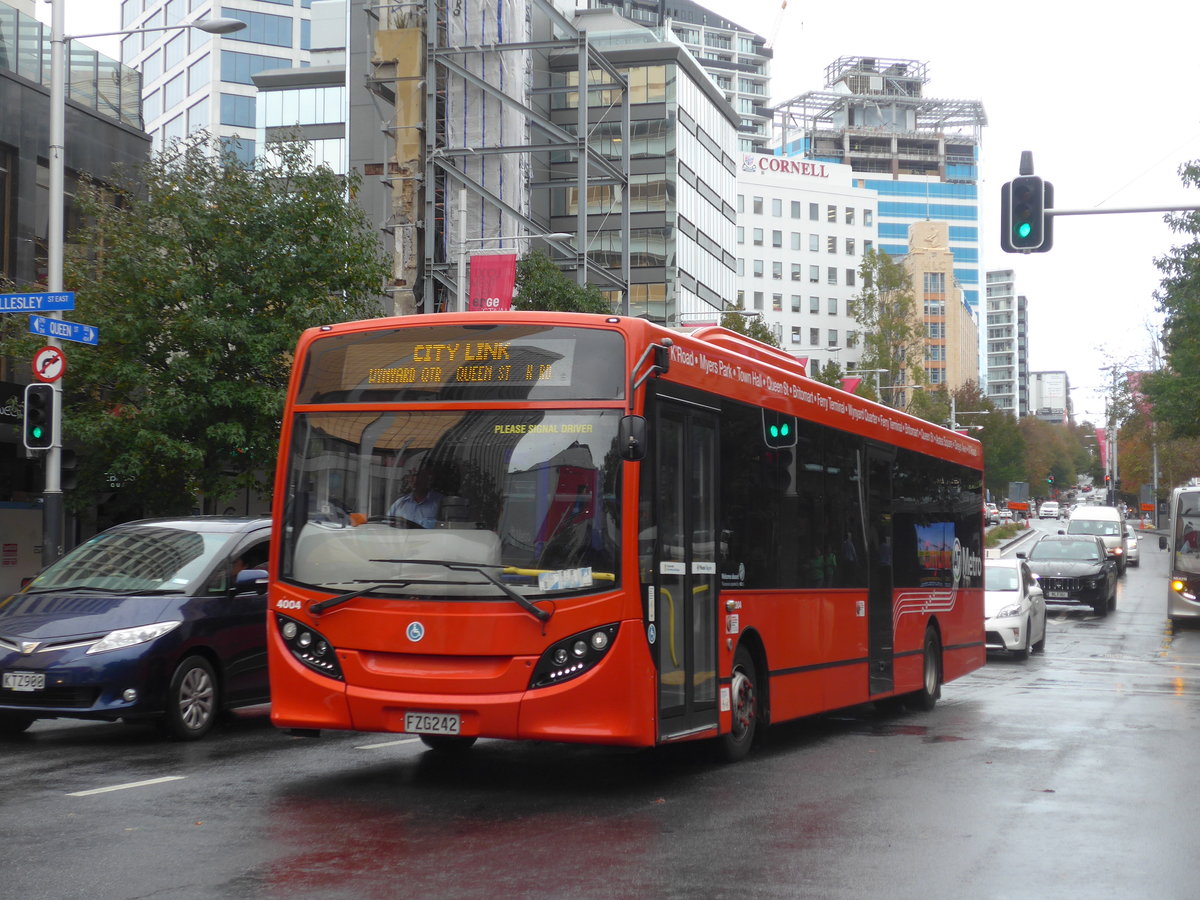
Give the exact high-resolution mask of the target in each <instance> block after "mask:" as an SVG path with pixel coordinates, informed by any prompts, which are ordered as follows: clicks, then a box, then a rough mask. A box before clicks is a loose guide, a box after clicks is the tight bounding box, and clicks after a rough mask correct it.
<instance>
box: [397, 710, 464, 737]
mask: <svg viewBox="0 0 1200 900" xmlns="http://www.w3.org/2000/svg"><path fill="white" fill-rule="evenodd" d="M458 728H459V719H458V713H424V712H421V713H418V712H410V713H405V714H404V730H405V731H406V732H408V733H410V734H458Z"/></svg>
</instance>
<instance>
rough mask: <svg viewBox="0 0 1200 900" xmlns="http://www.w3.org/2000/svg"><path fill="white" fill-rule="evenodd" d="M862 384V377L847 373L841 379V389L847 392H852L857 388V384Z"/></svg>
mask: <svg viewBox="0 0 1200 900" xmlns="http://www.w3.org/2000/svg"><path fill="white" fill-rule="evenodd" d="M860 384H862V379H861V378H859V377H858V376H856V375H847V376H845V377H844V378H843V379H842V390H843V391H846V393H848V394H853V393H854V392H855V391H857V390H858V386H859V385H860Z"/></svg>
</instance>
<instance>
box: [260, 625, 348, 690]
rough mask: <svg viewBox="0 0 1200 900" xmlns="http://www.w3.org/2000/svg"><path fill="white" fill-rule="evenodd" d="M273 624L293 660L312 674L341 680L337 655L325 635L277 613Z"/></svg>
mask: <svg viewBox="0 0 1200 900" xmlns="http://www.w3.org/2000/svg"><path fill="white" fill-rule="evenodd" d="M275 624H276V626H277V627H278V628H279V636H280V637H281V638H283V643H284V644H285V645H286V646H287V648H288V650H289V651H291V654H292V658H293V659H295V660H296V661H297V662H300V663H303V664H304V665H305V666H307V667H308V668H310V669H312V670H313V671H314V672H320V673H321V674H322V675H327V676H328V677H330V678H336V679H338V681H341V680H342V667H341V666H340V665H338V661H337V653H336V652H334V649H333V647H332V645H331V644H330V643H329V641H328V640H326V638H325V635H323V634H321V632H319V631H317V630H316V629H315V628H311V627H309V626H308V625H305V624H304V623H303V622H297V621H296V620H295V619H289V618H288V617H287V616H281V615H280V614H279V613H276V614H275Z"/></svg>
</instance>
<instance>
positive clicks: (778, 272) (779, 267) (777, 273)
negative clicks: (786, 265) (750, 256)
mask: <svg viewBox="0 0 1200 900" xmlns="http://www.w3.org/2000/svg"><path fill="white" fill-rule="evenodd" d="M771 277H772V278H778V279H780V280H782V279H783V263H781V262H778V261H775V262H773V263H771Z"/></svg>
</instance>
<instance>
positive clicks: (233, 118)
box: [221, 94, 254, 128]
mask: <svg viewBox="0 0 1200 900" xmlns="http://www.w3.org/2000/svg"><path fill="white" fill-rule="evenodd" d="M221 124H222V125H233V126H235V127H237V128H253V127H254V98H253V97H243V96H241V95H239V94H222V95H221Z"/></svg>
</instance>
